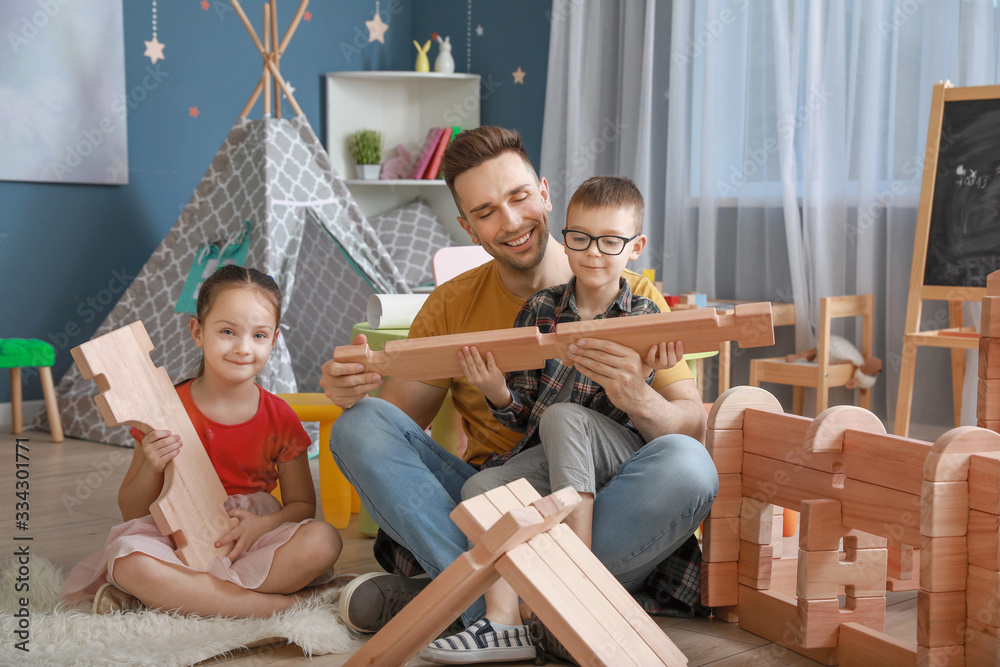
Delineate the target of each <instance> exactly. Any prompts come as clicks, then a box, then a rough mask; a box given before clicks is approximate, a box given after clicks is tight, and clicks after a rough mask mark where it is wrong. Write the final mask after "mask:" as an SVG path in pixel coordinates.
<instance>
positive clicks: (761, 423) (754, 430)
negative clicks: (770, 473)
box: [743, 410, 841, 473]
mask: <svg viewBox="0 0 1000 667" xmlns="http://www.w3.org/2000/svg"><path fill="white" fill-rule="evenodd" d="M813 421H814V420H812V419H808V418H806V417H800V416H798V415H789V414H774V413H770V412H762V411H760V410H747V411H746V414H745V415H744V417H743V450H744V451H745V452H748V453H751V454H756V455H758V456H766V457H767V458H769V459H776V460H778V461H784V462H786V463H794V464H796V465H800V466H803V467H806V468H811V469H812V470H821V471H823V472H830V473H832V472H834V471H835V470H838V469H839V468H840V465H839V462H840V460H841V455H840V454H839V453H832V452H820V453H813V452H807V451H806V450H805V448H804V442H805V438H806V433H807V432H808V431H809V427H810V426H811V425H812V423H813Z"/></svg>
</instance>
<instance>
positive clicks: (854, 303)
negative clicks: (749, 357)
mask: <svg viewBox="0 0 1000 667" xmlns="http://www.w3.org/2000/svg"><path fill="white" fill-rule="evenodd" d="M874 309H875V306H874V298H873V297H872V295H871V294H861V295H852V296H828V297H824V298H822V299H821V300H820V307H819V311H820V316H819V317H820V326H819V340H818V342H817V345H816V363H815V364H813V363H806V364H804V363H795V362H789V361H785V358H784V357H774V358H769V359H754V360H753V361H751V362H750V385H751V386H753V387H759V386H760V383H761V382H774V383H777V384H790V385H793V386H794V392H793V394H792V396H793V398H792V412H793V413H795V414H797V415H801V414H802V395H803V393H804V389H805V387H815V388H816V414H817V415H818V414H820V413H821V412H823V411H824V410H826V408H827V406H828V404H829V399H830V397H829V392H830V387H843V386H844V385H845V384H846V383H847V381H848V380H850V379H851V378H852V377H853V376H854V366H853V365H852V364H850V363H830V323H831V320H833V319H834V318H839V317H861V318H862V327H861V329H862V333H861V355H862V356H863V357H864V358H865V359H867V358H868V357H870V356H871V353H872V318H873V315H874ZM860 391H861V407H863V408H865V409H866V410H870V409H871V402H872V397H871V390H870V389H861V390H860Z"/></svg>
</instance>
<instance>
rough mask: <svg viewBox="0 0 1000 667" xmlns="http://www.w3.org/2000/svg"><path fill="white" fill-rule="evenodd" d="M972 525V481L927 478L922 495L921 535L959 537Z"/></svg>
mask: <svg viewBox="0 0 1000 667" xmlns="http://www.w3.org/2000/svg"><path fill="white" fill-rule="evenodd" d="M968 526H969V483H968V482H928V481H924V483H923V486H922V492H921V495H920V534H921V535H925V536H928V537H958V536H960V535H965V531H966V530H967V529H968Z"/></svg>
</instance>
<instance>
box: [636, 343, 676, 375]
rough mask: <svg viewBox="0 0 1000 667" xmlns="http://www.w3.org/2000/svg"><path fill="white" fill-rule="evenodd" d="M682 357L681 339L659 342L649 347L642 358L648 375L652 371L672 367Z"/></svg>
mask: <svg viewBox="0 0 1000 667" xmlns="http://www.w3.org/2000/svg"><path fill="white" fill-rule="evenodd" d="M682 359H684V343H683V342H681V341H676V342H670V343H660V344H659V345H654V346H653V347H651V348H649V352H647V353H646V358H645V359H644V360H643V362H644V364H645V366H646V368H647V369H648V370H647V371H646V374H647V375H648V374H649V373H650V372H652V371H662V370H665V369H667V368H673V367H674V366H676V365H677V364H678V363H680V361H681V360H682Z"/></svg>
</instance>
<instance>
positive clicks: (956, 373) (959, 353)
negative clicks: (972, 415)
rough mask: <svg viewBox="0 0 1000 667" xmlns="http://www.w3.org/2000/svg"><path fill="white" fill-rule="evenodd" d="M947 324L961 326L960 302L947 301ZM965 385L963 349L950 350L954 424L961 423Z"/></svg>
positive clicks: (959, 424)
mask: <svg viewBox="0 0 1000 667" xmlns="http://www.w3.org/2000/svg"><path fill="white" fill-rule="evenodd" d="M948 319H949V321H950V322H949V326H952V327H961V326H963V322H964V320H963V317H962V302H961V301H949V302H948ZM964 385H965V350H964V349H962V348H952V350H951V401H952V405H953V406H954V411H955V426H961V425H962V388H963V386H964Z"/></svg>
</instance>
